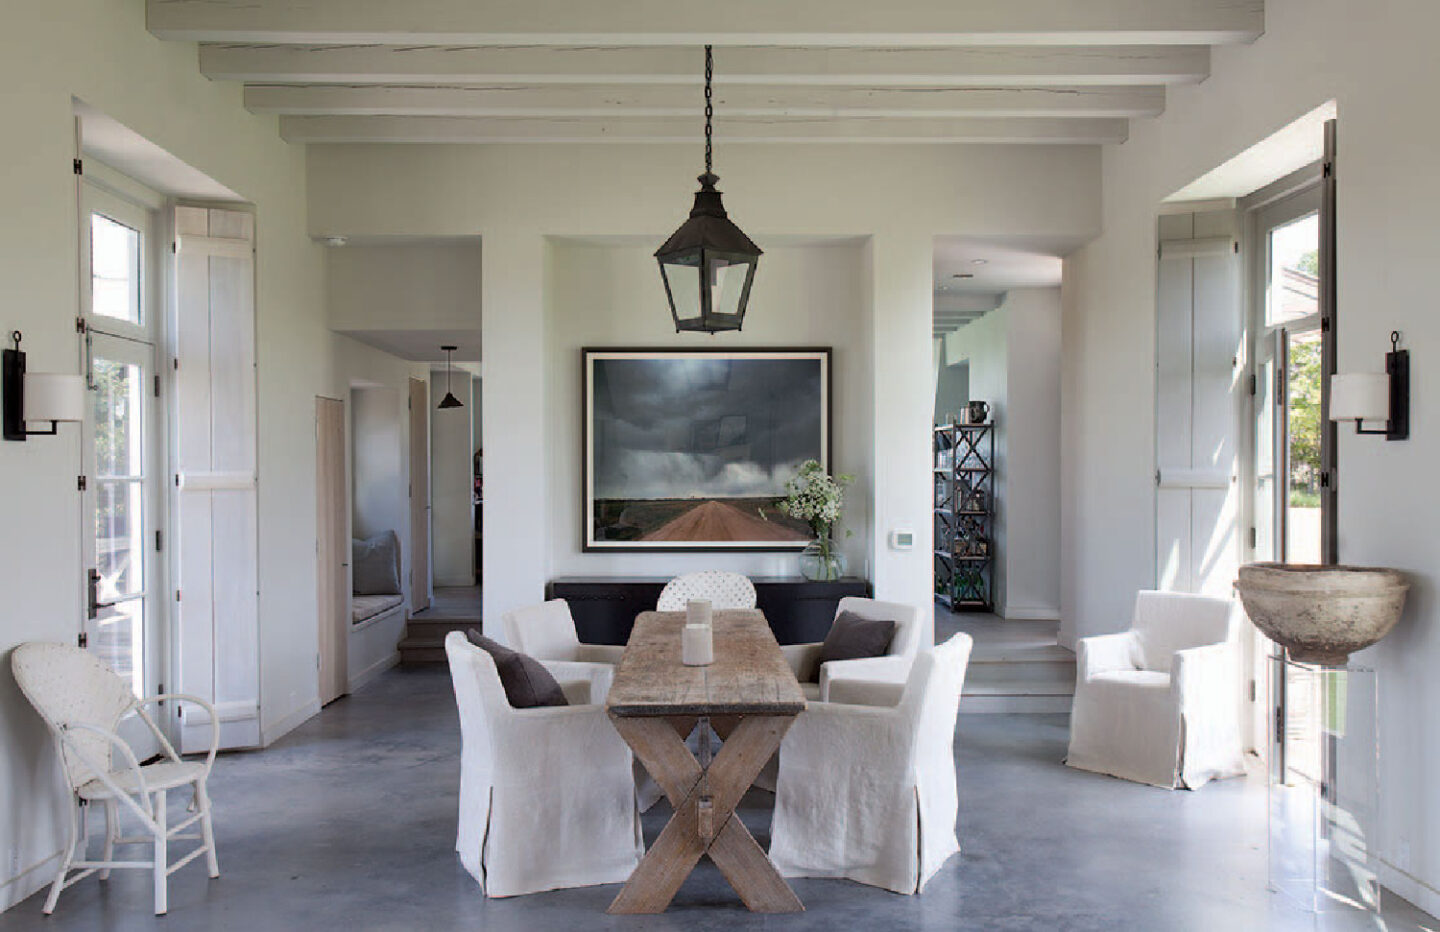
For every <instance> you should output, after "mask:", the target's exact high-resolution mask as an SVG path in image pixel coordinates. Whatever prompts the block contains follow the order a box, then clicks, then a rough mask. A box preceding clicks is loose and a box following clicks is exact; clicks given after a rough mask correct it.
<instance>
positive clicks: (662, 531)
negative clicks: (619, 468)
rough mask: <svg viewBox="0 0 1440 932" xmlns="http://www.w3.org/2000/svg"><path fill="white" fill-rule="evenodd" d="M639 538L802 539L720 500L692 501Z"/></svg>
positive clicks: (780, 526) (775, 524)
mask: <svg viewBox="0 0 1440 932" xmlns="http://www.w3.org/2000/svg"><path fill="white" fill-rule="evenodd" d="M641 539H642V540H669V541H687V540H792V541H793V540H804V539H805V538H804V537H803V536H802V535H800V534H797V533H796V532H795V531H794V530H792V529H791V528H787V527H785V526H784V525H781V524H777V523H775V522H773V521H766V520H765V519H764V518H762V517H760V516H759V515H753V514H749V513H747V512H744V511H741V510H740V509H739V508H736V507H735V506H734V505H727V504H725V503H724V502H714V501H711V502H705V503H704V504H700V505H696V506H695V507H694V508H691V509H690V510H689V511H687V512H685V513H684V514H683V515H681V516H680V517H678V518H672V519H671V520H669V521H667V522H666V523H665V524H662V525H661V526H660V527H658V528H656V529H655V530H653V531H651V532H650V533H649V534H646V535H645V536H644V537H643V538H641Z"/></svg>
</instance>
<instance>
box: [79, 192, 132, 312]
mask: <svg viewBox="0 0 1440 932" xmlns="http://www.w3.org/2000/svg"><path fill="white" fill-rule="evenodd" d="M90 311H91V313H93V314H99V315H100V316H102V317H113V318H115V319H117V320H125V321H129V322H130V323H132V324H139V323H141V320H140V232H139V231H138V230H135V229H132V228H130V227H127V226H125V224H123V223H117V222H115V221H114V220H111V219H110V218H109V217H106V216H105V215H103V214H91V215H90Z"/></svg>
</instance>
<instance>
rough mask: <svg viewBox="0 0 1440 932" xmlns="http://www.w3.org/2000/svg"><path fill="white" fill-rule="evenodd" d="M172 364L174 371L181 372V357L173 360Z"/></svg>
mask: <svg viewBox="0 0 1440 932" xmlns="http://www.w3.org/2000/svg"><path fill="white" fill-rule="evenodd" d="M170 362H171V365H170V368H172V369H174V370H175V371H176V372H179V371H180V357H179V356H176V357H175V358H174V359H172V360H171V361H170Z"/></svg>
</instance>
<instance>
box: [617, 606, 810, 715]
mask: <svg viewBox="0 0 1440 932" xmlns="http://www.w3.org/2000/svg"><path fill="white" fill-rule="evenodd" d="M713 624H714V627H715V662H714V663H712V664H709V665H708V666H703V667H687V666H685V665H684V664H683V663H681V659H680V654H681V649H680V640H681V638H680V633H681V629H683V628H684V626H685V613H684V612H642V613H641V614H640V615H639V617H637V618H636V619H635V627H634V628H633V629H632V630H631V632H630V642H629V643H628V644H627V645H626V647H625V655H624V656H623V657H622V658H621V660H620V664H619V666H617V667H616V668H615V680H614V682H613V683H612V685H611V686H610V695H609V699H608V700H607V701H606V703H605V707H606V708H607V709H608V710H609V712H610V714H611V715H616V716H635V715H799V714H800V713H801V712H803V711H804V710H805V694H804V693H803V692H802V691H801V690H800V683H799V681H798V680H796V679H795V673H794V672H793V671H792V670H791V669H790V665H789V664H788V663H786V662H785V657H784V655H783V654H782V653H781V652H780V645H779V644H778V643H777V642H776V640H775V635H774V633H773V632H772V631H771V630H770V625H769V624H768V623H767V622H766V621H765V616H764V614H762V613H761V612H759V611H756V610H753V609H751V610H747V611H717V612H715V614H714V619H713Z"/></svg>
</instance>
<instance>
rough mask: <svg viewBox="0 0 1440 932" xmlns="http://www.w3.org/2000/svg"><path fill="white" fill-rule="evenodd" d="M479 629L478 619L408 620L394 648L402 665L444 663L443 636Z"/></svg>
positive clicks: (421, 618) (425, 618)
mask: <svg viewBox="0 0 1440 932" xmlns="http://www.w3.org/2000/svg"><path fill="white" fill-rule="evenodd" d="M478 627H480V619H478V618H429V617H424V616H422V617H419V618H410V619H409V620H408V621H407V622H406V623H405V636H404V637H403V638H401V639H400V643H399V644H398V645H396V648H397V649H398V650H399V651H400V662H401V663H402V664H407V665H409V664H426V663H444V662H445V636H446V635H447V634H449V633H450V632H451V631H461V632H464V631H468V630H469V629H471V628H478Z"/></svg>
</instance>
